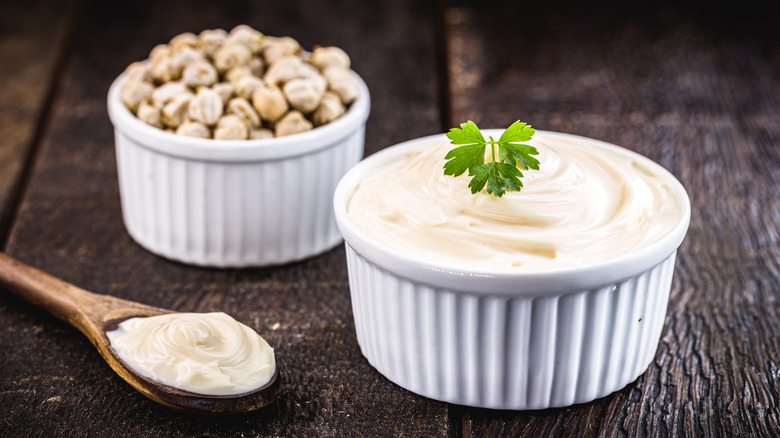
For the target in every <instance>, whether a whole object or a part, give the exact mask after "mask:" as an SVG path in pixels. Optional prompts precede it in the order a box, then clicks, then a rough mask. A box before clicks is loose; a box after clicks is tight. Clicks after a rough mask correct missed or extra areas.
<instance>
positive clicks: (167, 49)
mask: <svg viewBox="0 0 780 438" xmlns="http://www.w3.org/2000/svg"><path fill="white" fill-rule="evenodd" d="M170 54H171V46H169V45H167V44H158V45H156V46H154V47H153V48H152V50H151V51H150V52H149V61H152V62H154V60H156V59H159V58H167V57H168V55H170Z"/></svg>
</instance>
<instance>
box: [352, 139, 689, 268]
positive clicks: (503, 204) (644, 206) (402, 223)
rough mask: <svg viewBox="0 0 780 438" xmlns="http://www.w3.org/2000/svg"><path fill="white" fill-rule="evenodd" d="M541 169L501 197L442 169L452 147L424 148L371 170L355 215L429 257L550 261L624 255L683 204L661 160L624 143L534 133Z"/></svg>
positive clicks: (499, 264)
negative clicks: (517, 189) (642, 154)
mask: <svg viewBox="0 0 780 438" xmlns="http://www.w3.org/2000/svg"><path fill="white" fill-rule="evenodd" d="M529 144H532V145H533V146H535V147H536V148H537V149H538V151H539V155H538V156H537V158H538V159H539V161H540V163H541V164H540V169H539V170H538V171H536V170H528V171H523V173H524V175H525V177H524V178H523V184H524V188H523V190H522V191H520V192H511V191H510V192H507V193H506V194H505V195H504V196H503V197H502V198H496V197H494V196H491V195H488V194H487V193H486V192H485V191H484V190H483V191H482V192H480V193H477V194H475V195H474V194H471V191H470V189H469V188H468V187H467V186H468V183H469V180H470V178H469V177H467V176H466V175H462V176H459V177H452V176H447V175H444V173H443V171H442V167H443V166H444V163H445V160H444V156H445V155H446V154H447V151H448V150H449V149H451V148H453V147H454V146H452V145H451V144H449V143H447V142H446V140H445V141H439V140H432V143H431V144H429V145H426V146H427V147H421V148H419V149H418V150H419V152H417V153H412V154H410V155H409V156H408V157H407V158H406V159H405V160H400V161H398V162H395V163H392V164H390V165H388V166H387V167H385V168H382V169H381V170H378V171H377V172H375V173H374V174H373V175H370V176H368V177H367V178H365V179H364V180H363V181H361V183H360V185H359V186H358V188H357V189H356V191H355V193H354V194H353V196H352V197H351V199H350V201H349V205H348V215H349V217H350V218H351V220H352V221H353V222H354V223H355V224H357V225H358V226H359V227H361V228H362V229H363V230H365V231H366V232H367V233H369V234H370V235H372V236H373V237H374V238H375V239H377V240H379V241H381V242H383V243H384V244H386V245H388V246H390V247H392V248H395V249H397V250H400V251H402V252H404V253H407V254H411V255H414V256H417V257H421V258H424V259H426V260H430V261H434V262H442V263H444V264H448V265H455V266H459V267H466V268H474V269H487V270H496V269H497V270H504V269H506V270H527V271H539V270H551V269H562V268H571V267H576V266H580V265H585V264H593V263H597V262H600V261H605V260H608V259H612V258H616V257H620V256H621V255H623V254H626V253H628V252H630V251H633V250H636V249H638V248H641V247H644V246H646V245H648V244H650V243H652V242H654V241H656V240H658V238H659V237H661V236H662V235H664V234H665V233H667V232H668V231H669V230H670V229H671V228H672V227H673V225H674V224H675V223H676V222H677V221H678V219H679V217H680V214H681V206H680V205H679V201H678V198H677V196H676V195H675V193H674V191H673V185H674V183H675V181H674V180H673V177H672V176H671V175H670V174H668V172H665V171H663V170H662V169H661V168H660V166H658V165H656V164H655V163H652V162H651V161H650V160H647V159H645V158H643V157H640V156H637V155H636V154H633V153H629V152H628V151H626V150H623V149H621V148H616V147H614V146H611V145H604V144H602V143H600V142H595V141H590V140H588V139H584V138H577V137H573V136H556V135H553V134H552V133H544V132H537V133H536V135H535V137H534V139H533V140H531V141H530V142H529Z"/></svg>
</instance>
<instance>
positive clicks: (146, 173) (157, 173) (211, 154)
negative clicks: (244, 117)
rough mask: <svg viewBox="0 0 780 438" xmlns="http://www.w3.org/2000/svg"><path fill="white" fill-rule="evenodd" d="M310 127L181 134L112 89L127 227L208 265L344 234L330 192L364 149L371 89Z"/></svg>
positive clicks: (287, 251) (306, 252)
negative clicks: (253, 135) (247, 134)
mask: <svg viewBox="0 0 780 438" xmlns="http://www.w3.org/2000/svg"><path fill="white" fill-rule="evenodd" d="M353 77H354V78H355V81H356V82H357V84H358V86H359V89H360V96H359V97H358V99H357V100H356V101H355V102H353V103H352V105H351V106H350V108H349V110H348V111H347V113H346V114H345V115H344V116H342V117H341V118H339V119H337V120H335V121H333V122H331V123H328V124H326V125H323V126H320V127H317V128H315V129H313V130H311V131H308V132H304V133H300V134H295V135H291V136H287V137H279V138H273V139H264V140H239V141H236V140H213V139H201V138H192V137H185V136H181V135H176V134H173V133H169V132H166V131H163V130H161V129H157V128H155V127H152V126H149V125H147V124H145V123H144V122H142V121H140V120H138V119H137V118H136V117H135V116H134V115H133V114H132V113H131V112H130V111H129V110H128V109H127V108H126V107H125V106H124V105H123V104H122V102H121V101H120V99H119V90H120V87H121V84H122V81H123V80H124V76H119V77H118V78H117V79H116V80H115V81H114V83H113V84H112V85H111V88H110V89H109V92H108V114H109V117H110V118H111V122H112V123H113V124H114V132H115V141H116V155H117V170H118V175H119V190H120V197H121V203H122V216H123V219H124V223H125V226H126V228H127V231H128V233H129V234H130V236H131V237H132V238H133V239H134V240H135V241H136V242H138V243H139V244H140V245H141V246H143V247H144V248H146V249H148V250H149V251H151V252H153V253H155V254H158V255H160V256H163V257H166V258H169V259H172V260H177V261H180V262H184V263H190V264H195V265H203V266H214V267H249V266H265V265H276V264H282V263H287V262H292V261H296V260H301V259H304V258H307V257H310V256H314V255H317V254H319V253H322V252H324V251H327V250H329V249H331V248H333V247H334V246H336V245H338V244H339V243H341V240H342V239H341V235H340V234H339V231H338V229H337V228H336V224H335V219H334V216H333V208H332V202H331V200H332V198H333V192H334V189H335V187H336V184H337V183H338V181H339V178H341V177H342V176H343V175H344V173H345V172H346V171H347V169H349V168H350V167H352V166H353V165H354V164H355V163H357V162H358V161H360V159H361V158H362V156H363V144H364V136H365V123H366V119H367V118H368V113H369V109H370V98H369V93H368V89H367V88H366V85H365V83H364V82H363V81H362V80H361V79H360V78H359V77H358V75H357V74H354V73H353Z"/></svg>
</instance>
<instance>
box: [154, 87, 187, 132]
mask: <svg viewBox="0 0 780 438" xmlns="http://www.w3.org/2000/svg"><path fill="white" fill-rule="evenodd" d="M191 98H192V94H190V93H184V94H179V95H178V96H176V97H174V98H173V99H171V100H170V101H168V103H166V104H165V106H164V107H163V109H162V117H161V120H162V123H163V125H165V126H167V127H169V128H176V127H178V126H179V125H181V124H182V122H183V121H184V120H186V119H187V112H188V107H189V104H190V99H191Z"/></svg>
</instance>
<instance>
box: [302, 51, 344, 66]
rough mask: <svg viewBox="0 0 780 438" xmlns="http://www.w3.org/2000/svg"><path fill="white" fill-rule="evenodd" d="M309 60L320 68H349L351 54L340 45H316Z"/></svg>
mask: <svg viewBox="0 0 780 438" xmlns="http://www.w3.org/2000/svg"><path fill="white" fill-rule="evenodd" d="M309 62H310V63H311V64H312V65H314V66H315V67H317V68H318V69H320V70H325V69H326V68H328V67H338V68H342V69H344V70H348V69H349V65H350V60H349V55H347V53H346V52H345V51H344V50H342V49H340V48H338V47H315V48H314V51H312V53H311V58H310V59H309Z"/></svg>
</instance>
